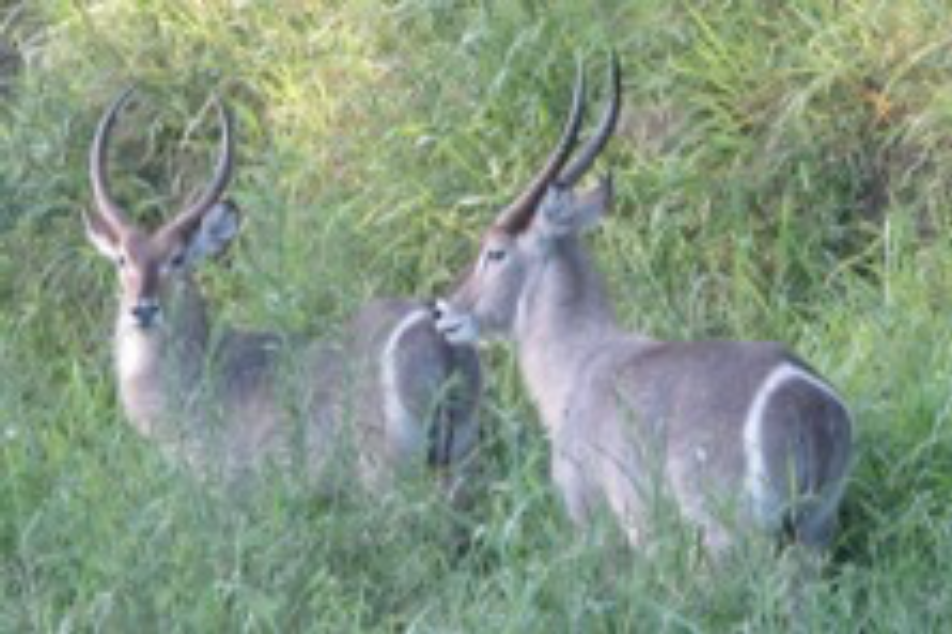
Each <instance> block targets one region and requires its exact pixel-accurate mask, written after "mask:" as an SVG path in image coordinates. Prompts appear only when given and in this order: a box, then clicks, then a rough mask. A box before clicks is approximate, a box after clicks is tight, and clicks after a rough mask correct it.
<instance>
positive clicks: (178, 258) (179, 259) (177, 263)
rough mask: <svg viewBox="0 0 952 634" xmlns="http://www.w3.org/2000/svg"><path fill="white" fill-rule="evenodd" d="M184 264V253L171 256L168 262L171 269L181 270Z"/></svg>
mask: <svg viewBox="0 0 952 634" xmlns="http://www.w3.org/2000/svg"><path fill="white" fill-rule="evenodd" d="M183 264H185V252H184V251H180V252H178V253H176V254H175V255H173V256H172V259H171V260H169V266H171V267H172V268H173V269H177V268H181V267H182V265H183Z"/></svg>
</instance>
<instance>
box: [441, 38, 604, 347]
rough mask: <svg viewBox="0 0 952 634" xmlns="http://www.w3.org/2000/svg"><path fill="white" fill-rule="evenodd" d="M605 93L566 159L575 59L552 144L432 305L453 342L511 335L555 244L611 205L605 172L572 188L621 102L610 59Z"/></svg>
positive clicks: (578, 118)
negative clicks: (594, 121) (601, 107)
mask: <svg viewBox="0 0 952 634" xmlns="http://www.w3.org/2000/svg"><path fill="white" fill-rule="evenodd" d="M610 84H611V95H610V98H609V101H608V104H607V106H606V107H605V111H604V113H603V114H602V118H601V121H600V122H599V124H598V128H597V129H596V131H595V133H594V134H593V136H592V137H591V139H589V141H588V142H587V143H586V144H585V146H584V147H583V148H582V149H581V150H580V151H579V152H578V154H577V156H576V157H575V159H574V160H572V161H571V162H569V159H570V158H571V156H572V154H573V150H574V149H575V147H576V145H577V143H578V136H579V130H580V128H581V124H582V118H583V116H584V109H585V75H584V70H583V68H582V67H581V66H579V70H578V75H577V77H576V81H575V89H574V92H573V97H572V107H571V110H570V112H569V116H568V120H567V122H566V124H565V128H564V130H563V133H562V138H561V139H560V141H559V144H558V146H557V147H556V148H555V150H554V151H553V152H552V154H551V155H550V156H549V159H548V160H547V161H546V163H545V165H544V166H543V168H542V169H541V170H540V172H539V173H538V174H537V175H536V177H535V178H534V179H533V180H532V181H531V182H530V183H529V185H528V186H527V187H526V189H525V190H524V191H523V193H522V194H521V195H520V196H519V197H518V198H517V199H516V200H515V201H514V202H513V203H512V204H510V205H509V206H508V207H507V208H506V209H504V210H503V211H502V212H501V213H500V214H499V215H498V216H497V217H496V219H495V221H494V222H493V223H492V225H491V226H490V227H489V229H488V230H487V231H486V233H485V234H484V235H483V238H482V245H481V248H480V250H479V255H478V256H477V258H476V260H475V261H474V262H473V263H472V264H470V266H469V268H468V269H467V272H466V273H465V274H464V275H463V277H462V279H461V281H460V282H459V283H458V285H457V286H456V288H455V289H454V290H453V292H452V293H451V295H450V297H449V299H448V300H447V301H441V302H440V303H439V306H438V310H437V312H438V327H439V328H440V330H441V331H442V332H443V333H444V335H445V336H446V337H447V339H449V340H450V341H451V342H454V343H464V342H473V341H475V340H476V339H478V338H479V337H480V335H481V334H499V335H503V336H505V335H509V334H511V332H512V329H513V325H514V323H515V320H516V314H517V312H518V307H519V305H520V302H521V301H522V300H523V297H524V295H525V294H526V293H527V292H528V290H529V288H530V286H531V283H530V281H531V280H532V279H533V278H534V276H536V275H537V273H538V272H539V271H540V270H541V269H542V268H543V267H544V266H545V265H546V260H547V258H548V257H549V256H550V255H551V254H552V253H553V252H554V250H555V249H557V248H558V246H559V243H560V242H562V241H564V240H567V239H573V238H574V237H575V236H577V235H578V234H579V233H581V232H582V231H584V230H585V229H586V228H588V227H591V226H593V225H595V224H596V223H597V222H598V220H599V219H600V218H601V217H602V216H603V215H604V213H605V212H606V210H607V209H608V208H609V207H610V206H611V203H612V198H613V191H612V181H611V178H610V177H608V176H606V177H603V178H602V179H601V180H600V182H599V183H598V184H597V185H595V186H594V187H592V188H590V189H584V190H583V189H581V188H579V187H578V184H579V181H581V179H582V177H583V176H584V175H585V174H586V172H588V171H589V169H590V168H591V167H592V164H593V163H594V162H595V159H596V158H597V157H598V155H599V154H600V153H601V152H602V150H603V149H604V148H605V145H606V144H607V143H608V140H609V139H610V138H611V136H612V134H613V132H614V130H615V126H616V124H617V122H618V115H619V111H620V109H621V71H620V69H619V66H618V61H617V59H616V58H615V57H614V56H612V58H611V63H610Z"/></svg>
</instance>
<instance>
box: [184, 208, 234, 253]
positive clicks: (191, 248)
mask: <svg viewBox="0 0 952 634" xmlns="http://www.w3.org/2000/svg"><path fill="white" fill-rule="evenodd" d="M239 226H240V217H239V214H238V207H237V206H236V205H235V204H234V203H232V202H231V201H230V200H222V201H219V202H217V203H215V205H213V206H212V208H211V209H209V210H208V211H207V212H206V213H205V214H204V215H203V216H202V220H201V222H200V223H199V225H198V227H197V228H195V229H194V230H193V231H192V233H191V235H189V236H187V237H186V263H187V264H196V263H197V262H199V261H201V260H203V259H205V258H211V257H215V256H217V255H220V254H221V253H223V252H224V251H225V249H227V248H228V245H229V244H231V241H232V240H233V239H234V238H235V236H236V235H238V227H239Z"/></svg>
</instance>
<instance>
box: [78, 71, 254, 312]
mask: <svg viewBox="0 0 952 634" xmlns="http://www.w3.org/2000/svg"><path fill="white" fill-rule="evenodd" d="M131 93H132V91H131V89H130V90H127V91H125V92H124V93H123V94H121V95H120V96H119V97H118V98H117V99H116V100H115V101H114V102H113V104H112V105H111V106H110V107H109V109H108V110H106V113H105V114H104V115H103V118H102V120H101V121H100V122H99V127H98V128H97V130H96V136H95V138H94V139H93V143H92V148H91V151H90V156H89V163H90V164H89V176H90V180H91V182H92V189H93V197H94V199H95V209H93V210H92V211H90V212H89V213H86V214H84V220H85V224H86V234H87V236H88V237H89V240H90V241H91V242H92V243H93V245H94V246H95V247H96V248H97V250H98V251H99V252H100V253H101V254H103V255H104V256H106V257H107V258H109V259H110V260H111V261H112V262H113V263H114V264H115V266H116V269H117V271H118V274H119V281H120V288H121V299H120V304H121V306H120V310H121V311H122V312H121V318H122V319H123V320H127V322H128V323H129V324H131V325H133V326H136V327H139V328H151V327H152V326H154V325H156V324H158V323H160V321H161V317H162V309H163V303H164V300H165V298H166V297H167V296H168V294H169V293H168V291H169V289H170V287H171V285H173V284H174V283H175V281H176V279H178V278H180V277H181V276H182V275H185V274H187V272H188V270H189V269H190V268H191V267H193V266H194V265H195V264H196V263H197V262H199V261H201V260H202V259H204V258H206V257H209V256H213V255H216V254H218V253H220V252H221V251H223V250H224V249H225V248H226V247H227V245H228V243H229V242H230V241H231V240H232V238H234V236H235V235H236V234H237V231H238V211H237V209H236V208H235V206H234V205H232V204H231V203H230V202H229V201H225V200H222V196H223V195H224V193H225V189H226V188H227V187H228V183H229V181H230V180H231V174H232V167H233V161H234V134H233V129H232V128H233V125H232V120H231V116H230V114H229V112H228V111H227V110H226V109H225V107H224V106H223V105H222V104H221V103H220V102H219V101H218V100H215V108H216V110H217V111H218V118H219V121H220V125H221V149H220V152H219V157H218V162H217V164H216V166H215V172H214V175H213V177H212V180H211V183H209V184H208V186H207V187H206V188H205V189H204V191H202V193H201V195H200V196H199V197H198V200H196V201H195V202H194V203H193V204H191V205H189V206H187V207H186V208H185V209H182V210H181V211H180V212H179V213H178V214H176V215H174V216H173V217H172V218H171V219H169V220H168V221H166V222H165V223H164V224H163V225H162V226H160V227H159V228H157V229H156V230H154V231H151V232H148V231H145V230H144V229H142V228H140V227H137V226H136V225H135V224H133V223H132V222H131V221H130V220H129V218H128V216H127V215H126V214H125V213H124V212H123V211H122V208H121V207H120V206H119V204H118V203H117V202H116V201H115V199H114V198H113V196H112V195H111V193H110V191H109V178H108V176H107V173H106V163H107V159H106V154H107V148H108V144H109V138H110V136H111V133H112V130H113V128H114V127H115V124H116V120H117V118H118V116H119V114H120V113H121V111H122V110H123V108H124V106H125V105H126V103H127V102H128V101H129V97H130V95H131Z"/></svg>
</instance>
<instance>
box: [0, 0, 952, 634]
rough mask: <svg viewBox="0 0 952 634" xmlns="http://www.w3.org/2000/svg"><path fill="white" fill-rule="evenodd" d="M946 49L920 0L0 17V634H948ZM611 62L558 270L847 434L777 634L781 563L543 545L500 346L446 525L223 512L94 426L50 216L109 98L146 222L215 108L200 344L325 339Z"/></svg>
mask: <svg viewBox="0 0 952 634" xmlns="http://www.w3.org/2000/svg"><path fill="white" fill-rule="evenodd" d="M950 26H952V11H950V9H949V7H948V5H947V3H946V2H940V1H933V2H930V1H927V0H902V1H900V2H881V1H880V2H877V1H872V0H854V1H851V2H838V3H830V2H824V1H821V0H806V1H804V2H798V3H781V2H754V1H750V0H748V1H734V2H725V1H714V0H710V1H696V2H660V1H646V2H638V3H632V2H624V1H622V0H603V1H600V2H552V3H542V2H535V1H529V0H526V1H522V2H469V3H464V2H451V1H448V0H404V1H402V2H388V3H379V2H371V1H370V0H359V1H357V2H347V3H343V2H329V1H327V2H323V1H322V2H308V3H303V2H295V1H292V0H281V1H279V2H273V3H264V2H226V1H224V0H208V1H205V2H195V1H192V0H149V1H148V2H145V1H143V2H129V1H122V0H101V1H96V2H73V1H69V0H38V1H31V2H7V3H5V4H4V5H3V7H2V8H0V29H2V32H0V35H2V39H3V42H2V46H0V56H4V62H3V63H2V64H0V73H3V76H2V77H0V94H2V95H3V97H2V102H0V631H4V632H6V631H9V632H23V631H37V630H38V631H53V630H57V631H59V630H63V631H72V630H80V631H87V630H102V631H140V630H146V631H163V632H166V631H245V630H249V631H282V632H284V631H365V630H366V631H381V630H384V631H385V630H410V631H440V632H445V631H467V632H469V631H474V632H475V631H507V632H509V631H511V632H524V631H539V632H549V631H586V632H588V631H595V632H599V631H606V632H609V631H611V632H617V631H636V632H641V631H643V632H655V631H676V632H683V631H750V632H763V631H789V630H790V629H793V628H794V627H796V626H800V627H802V629H804V630H806V631H822V632H827V631H830V632H832V631H844V632H855V631H865V632H873V631H890V632H895V631H903V632H926V631H935V632H938V631H945V630H947V629H948V627H949V624H950V623H952V583H950V581H949V580H950V579H952V570H950V564H949V562H950V561H952V511H950V504H949V500H950V499H952V469H950V467H949V465H952V423H950V419H952V389H950V385H952V380H950V379H952V327H950V325H952V322H950V317H949V316H950V315H952V282H950V280H952V249H950V240H949V221H950V214H949V211H948V207H949V204H948V203H949V200H950V194H952V192H950V186H949V183H950V182H952V179H950V177H949V175H950V174H952V143H949V138H950V132H952V90H950V89H952V79H950V77H952V74H950V73H952V53H950V44H952V42H950V37H949V33H950V32H952V30H950ZM611 48H614V49H616V50H617V51H618V52H619V54H620V56H621V59H622V62H623V65H624V70H625V99H626V106H625V108H626V110H625V115H624V118H623V121H622V124H621V129H620V131H619V134H618V135H617V138H616V139H615V140H614V142H613V144H612V146H611V149H610V150H609V152H608V154H607V156H606V157H605V158H604V159H603V160H602V167H601V169H609V168H610V169H612V170H613V171H614V172H615V174H616V183H617V184H618V189H619V196H618V201H617V205H616V208H615V210H614V213H613V215H612V217H611V218H610V219H609V220H608V221H607V222H606V223H605V225H604V227H603V229H602V230H601V231H599V232H597V234H596V235H594V236H593V237H592V240H591V246H592V248H593V249H594V250H595V251H596V252H597V254H598V258H599V262H600V266H601V267H602V269H603V270H604V272H605V274H606V276H607V277H608V279H609V283H610V288H611V292H612V295H613V297H614V298H615V300H616V302H617V305H618V309H619V312H620V314H621V316H622V318H623V320H624V321H625V323H627V324H628V325H630V326H631V327H632V328H637V329H641V330H644V331H646V332H648V333H651V334H653V335H656V336H659V337H670V338H701V337H716V336H729V337H736V338H749V339H758V338H777V339H783V340H785V341H788V342H790V343H791V344H792V345H793V346H794V347H795V348H797V349H798V350H799V351H800V352H801V353H803V355H804V356H806V357H807V358H809V359H810V360H811V361H812V362H813V364H814V365H815V366H816V367H818V368H819V369H821V370H822V371H823V372H824V373H825V374H826V375H827V376H829V377H830V379H831V380H832V381H833V382H834V383H836V384H837V385H839V386H840V387H841V388H842V389H843V391H844V393H845V394H846V396H847V397H848V400H849V401H850V403H851V404H852V406H853V409H854V411H855V414H856V417H857V434H858V437H857V457H856V469H855V475H854V478H853V480H852V482H851V485H850V489H849V493H848V496H847V500H846V505H845V509H844V511H845V512H844V525H843V529H842V531H841V533H840V536H839V539H838V541H837V543H836V546H835V549H834V552H833V553H832V560H833V561H832V563H831V565H829V566H828V568H827V569H826V571H825V573H824V574H823V576H822V577H821V578H820V579H818V580H816V581H815V582H814V583H812V584H810V585H809V586H808V587H807V588H806V589H804V590H803V592H802V596H801V597H800V600H799V607H798V609H797V612H796V616H795V618H794V617H791V613H790V603H789V601H788V600H787V599H786V594H787V593H788V591H789V583H790V575H789V574H788V573H789V570H788V568H789V564H790V562H789V561H787V558H786V556H778V555H776V554H774V553H766V552H759V551H758V550H757V549H753V550H754V552H751V553H749V554H747V555H745V556H744V557H741V558H740V560H739V561H738V562H736V564H734V565H732V567H731V569H730V574H728V575H726V576H725V575H723V574H719V573H718V572H716V571H712V570H711V569H710V568H708V567H705V566H704V565H702V564H701V563H700V562H699V561H698V556H697V551H696V548H694V545H693V542H692V537H691V535H690V534H688V533H685V532H683V531H679V530H673V531H672V534H671V536H670V537H669V538H667V539H663V540H660V542H659V544H658V545H657V546H656V548H654V549H653V552H652V553H650V554H647V553H626V552H620V548H619V545H618V540H617V535H614V533H613V530H612V529H611V528H610V527H608V526H603V527H599V528H598V529H596V530H595V531H594V532H593V534H592V535H589V536H585V537H582V536H580V535H578V534H576V533H575V532H574V531H573V530H572V529H571V527H570V526H569V524H568V522H567V521H566V520H565V518H564V516H563V513H562V511H561V509H560V506H559V503H558V501H557V499H556V495H555V493H554V491H553V490H552V487H551V485H550V483H549V481H548V478H547V476H546V470H547V466H546V465H547V455H546V451H547V448H546V443H545V439H544V438H543V437H542V433H541V430H540V428H539V426H538V425H537V424H536V421H535V415H534V413H533V411H532V408H531V407H530V406H529V405H528V403H527V401H526V399H525V396H524V393H523V390H522V388H521V385H520V382H519V379H518V373H517V371H516V368H515V366H514V363H513V360H512V357H511V355H509V354H508V353H507V352H505V351H504V350H501V349H498V348H496V349H492V350H490V351H489V353H488V354H487V355H486V359H487V361H488V362H489V389H488V396H487V401H486V403H485V406H484V413H483V419H484V421H485V427H486V439H485V441H486V442H485V448H484V451H483V453H484V455H485V458H486V461H487V465H486V469H485V472H484V474H483V476H482V481H481V494H482V495H481V496H480V501H479V503H478V504H477V505H476V508H475V509H473V511H472V512H471V513H468V514H465V515H464V516H462V517H460V516H457V515H456V514H455V513H454V512H453V511H452V510H451V509H448V508H446V507H445V506H444V505H443V503H442V502H441V501H440V500H439V498H438V496H436V495H434V492H433V491H431V490H430V489H429V488H428V487H427V486H425V485H420V486H417V485H408V487H407V489H408V490H406V491H397V492H394V493H393V494H392V495H388V496H386V497H385V499H383V500H379V499H375V500H367V499H364V498H363V497H362V496H360V495H355V496H354V497H353V499H351V498H348V499H345V500H336V501H333V502H328V501H324V500H316V499H314V498H313V496H311V495H310V494H309V493H308V491H306V490H301V488H300V487H299V486H297V485H296V484H295V483H294V482H293V478H292V479H291V481H288V479H283V480H278V481H275V482H271V481H268V482H266V483H263V484H262V485H261V490H258V491H255V492H253V493H249V494H248V495H247V496H244V497H243V498H242V499H240V500H236V499H234V498H233V497H231V496H227V495H224V494H221V493H220V492H216V491H215V490H214V489H209V488H207V487H202V486H200V485H198V484H197V483H196V482H195V481H194V480H193V479H192V478H191V476H190V475H189V474H188V473H185V472H183V471H182V470H180V469H178V468H177V467H176V466H175V465H171V464H169V463H168V462H166V461H164V460H163V459H162V458H161V457H160V456H159V455H158V452H157V451H155V448H154V447H151V446H150V445H149V444H148V443H146V442H144V441H142V440H141V439H140V438H138V437H137V436H136V435H135V434H134V432H133V431H132V430H131V429H130V428H129V426H128V425H127V424H126V422H125V420H124V418H123V415H122V412H121V410H120V409H119V408H118V406H117V404H116V401H115V397H114V385H113V379H112V376H111V370H110V368H111V365H110V363H111V362H110V358H109V342H110V330H111V322H112V311H113V310H114V306H113V295H114V279H113V273H112V271H111V270H110V267H109V265H108V264H106V263H104V262H102V261H100V260H99V259H98V258H97V257H96V256H95V255H94V254H93V252H92V250H91V249H90V248H89V247H88V246H87V245H86V244H85V241H84V239H83V237H82V230H81V223H80V221H79V212H80V210H81V209H82V208H84V207H86V206H88V205H89V198H90V196H89V191H88V186H87V183H86V172H85V171H86V152H87V148H88V143H89V140H90V137H91V134H92V130H93V127H94V125H95V122H96V120H97V118H98V116H99V115H100V113H101V111H102V109H103V108H104V107H105V105H106V104H107V103H108V102H109V100H110V99H111V98H112V97H113V96H114V95H115V94H116V93H117V92H118V91H119V90H120V89H121V88H123V87H125V86H128V85H135V86H137V87H138V90H139V99H138V104H139V105H138V106H137V108H136V109H135V110H134V111H133V112H131V113H130V116H129V117H128V118H127V119H124V123H123V126H122V127H123V130H122V131H121V132H120V134H119V138H118V141H119V143H118V145H117V150H118V154H119V158H118V159H117V160H115V161H114V163H113V169H114V171H115V177H114V180H115V181H116V183H117V188H118V190H119V192H120V194H121V196H122V198H123V200H124V201H125V202H127V204H128V205H129V207H130V209H131V211H132V213H133V214H134V215H136V217H137V218H139V219H140V220H142V221H143V222H145V223H150V222H156V221H157V219H158V218H159V217H160V216H162V215H163V214H168V213H171V212H172V211H173V210H174V208H175V207H176V205H177V204H180V203H181V202H182V201H183V200H184V199H185V198H186V197H187V196H188V195H189V193H190V192H191V191H192V189H193V188H194V187H195V186H196V185H197V184H199V183H200V182H201V181H202V180H203V179H204V178H206V175H207V172H208V171H209V164H210V159H209V154H210V152H211V151H212V148H213V144H212V142H211V139H212V137H213V134H214V132H213V130H212V127H213V126H212V125H211V124H210V122H208V121H206V119H210V118H211V117H208V116H203V115H207V114H208V113H207V111H206V112H203V108H202V107H203V104H205V103H206V100H207V98H208V96H209V94H210V93H212V92H215V93H219V94H222V95H224V96H225V97H226V99H227V101H228V102H229V104H230V105H231V106H232V107H233V109H234V110H235V112H236V114H237V119H238V124H239V126H240V127H239V132H240V139H239V152H240V161H239V172H238V178H237V181H236V183H235V186H234V187H233V194H234V197H235V198H236V199H237V200H238V202H239V204H240V205H241V206H242V208H243V210H244V219H245V223H244V227H243V235H242V238H241V240H240V241H239V244H238V246H237V249H235V250H234V252H233V253H232V254H231V257H230V258H229V262H228V266H209V267H206V270H205V271H203V274H202V278H203V282H204V285H205V286H206V288H207V289H208V291H209V293H210V295H211V296H212V297H213V300H214V304H215V307H216V310H217V311H218V312H217V314H218V315H220V317H221V319H223V320H226V321H227V322H229V323H232V324H236V325H240V326H245V327H256V328H257V327H260V328H274V329H282V330H297V331H303V332H306V333H309V334H310V335H312V336H314V337H324V336H333V334H334V333H335V332H337V330H338V329H339V328H340V326H341V324H342V323H343V322H344V320H345V319H346V318H347V316H348V315H349V314H351V313H352V311H353V310H354V309H355V307H356V306H358V305H359V304H360V303H361V302H362V301H364V300H366V299H367V298H368V297H371V296H375V295H386V294H419V295H431V294H434V293H437V292H439V291H440V290H442V289H445V288H446V287H447V285H448V284H449V283H450V282H451V280H452V279H453V277H454V275H455V272H456V271H457V270H458V269H459V268H461V267H462V266H463V265H464V264H465V262H466V260H467V259H468V258H469V257H471V256H472V255H473V253H474V250H475V248H476V244H475V243H476V237H477V234H478V231H479V229H480V228H481V227H482V226H483V225H484V224H485V223H486V222H487V221H488V220H489V219H490V218H491V217H492V214H493V213H494V210H495V209H497V208H498V207H499V206H500V205H502V204H504V203H505V202H506V201H507V200H508V199H509V198H510V197H511V196H512V195H513V194H514V193H515V192H516V191H517V190H518V188H519V186H520V184H521V183H522V182H524V180H525V179H526V178H527V177H528V176H529V175H530V174H531V173H532V172H533V170H534V169H535V168H536V167H537V166H538V163H539V161H540V160H542V158H543V157H544V155H545V153H546V152H547V151H548V150H549V148H550V147H551V144H552V143H553V141H554V139H555V137H556V135H557V133H558V129H559V125H560V121H561V118H562V116H563V115H564V113H565V109H566V107H567V103H566V102H567V99H568V91H569V85H570V83H571V77H572V73H573V67H574V59H575V57H576V56H577V55H580V56H582V57H584V58H585V59H586V61H587V63H588V66H589V69H590V73H591V78H592V80H593V81H592V82H591V85H592V89H593V91H594V93H595V95H594V96H595V97H596V101H597V97H598V96H599V94H600V92H601V87H600V82H599V81H598V80H599V79H600V78H601V77H602V76H603V75H602V72H603V71H604V66H605V62H606V55H607V52H608V50H609V49H611ZM13 53H15V54H13ZM594 103H595V101H593V107H597V106H594ZM460 523H462V524H464V525H465V526H466V527H467V530H468V531H469V534H470V535H471V540H472V544H471V547H470V549H469V550H468V552H467V553H465V554H459V553H457V552H456V549H455V547H454V540H453V539H452V537H451V534H452V533H453V530H454V529H455V527H457V526H458V525H459V524H460Z"/></svg>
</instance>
